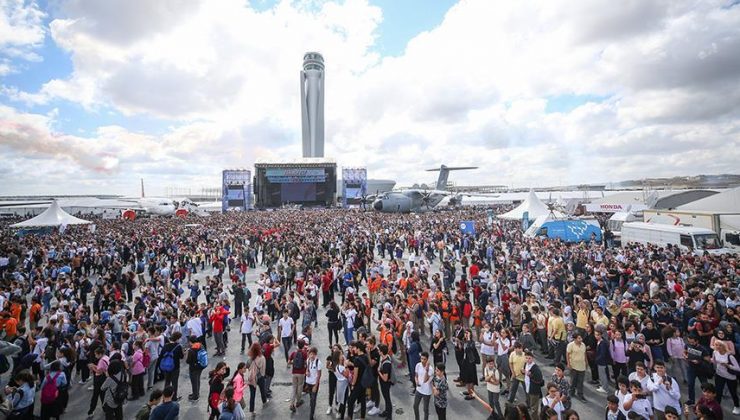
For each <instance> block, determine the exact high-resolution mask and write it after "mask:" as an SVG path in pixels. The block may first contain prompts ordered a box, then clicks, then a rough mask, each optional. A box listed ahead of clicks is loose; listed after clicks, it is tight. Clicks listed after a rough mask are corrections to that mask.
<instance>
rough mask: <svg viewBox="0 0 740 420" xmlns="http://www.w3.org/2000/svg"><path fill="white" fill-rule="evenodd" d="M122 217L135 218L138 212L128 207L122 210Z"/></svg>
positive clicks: (126, 218) (125, 218)
mask: <svg viewBox="0 0 740 420" xmlns="http://www.w3.org/2000/svg"><path fill="white" fill-rule="evenodd" d="M121 217H122V218H123V219H124V220H135V219H136V212H135V211H133V210H131V209H126V210H124V211H122V212H121Z"/></svg>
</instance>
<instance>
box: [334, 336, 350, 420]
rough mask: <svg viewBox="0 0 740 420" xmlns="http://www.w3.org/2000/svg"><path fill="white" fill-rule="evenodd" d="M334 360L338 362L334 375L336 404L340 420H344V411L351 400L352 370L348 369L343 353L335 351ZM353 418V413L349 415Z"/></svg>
mask: <svg viewBox="0 0 740 420" xmlns="http://www.w3.org/2000/svg"><path fill="white" fill-rule="evenodd" d="M332 358H333V359H334V360H336V363H335V368H334V374H335V375H336V377H337V393H336V398H335V400H334V402H336V403H337V415H338V416H339V418H340V419H343V418H344V409H345V408H346V407H347V401H348V399H349V377H350V373H351V372H350V370H349V369H347V366H346V359H345V357H344V353H343V352H342V351H337V350H335V351H334V353H333V354H332ZM349 414H350V416H352V413H349Z"/></svg>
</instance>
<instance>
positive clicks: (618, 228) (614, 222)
mask: <svg viewBox="0 0 740 420" xmlns="http://www.w3.org/2000/svg"><path fill="white" fill-rule="evenodd" d="M639 219H640V218H638V216H637V215H636V214H635V213H633V212H631V211H618V212H616V213H614V214H613V215H612V216H611V217H610V218H609V220H607V221H606V228H607V229H608V230H609V231H610V232H611V233H612V234H613V235H614V243H615V244H617V245H619V244H621V240H622V225H623V224H624V223H625V222H637V221H639Z"/></svg>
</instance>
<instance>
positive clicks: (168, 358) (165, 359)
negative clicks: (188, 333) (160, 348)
mask: <svg viewBox="0 0 740 420" xmlns="http://www.w3.org/2000/svg"><path fill="white" fill-rule="evenodd" d="M178 346H179V344H178V345H177V346H175V347H173V348H172V350H170V351H168V352H167V353H165V354H164V356H162V361H161V362H159V370H161V371H162V372H168V373H169V372H172V371H174V370H175V355H174V352H175V349H176V348H177V347H178Z"/></svg>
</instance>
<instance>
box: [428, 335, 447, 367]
mask: <svg viewBox="0 0 740 420" xmlns="http://www.w3.org/2000/svg"><path fill="white" fill-rule="evenodd" d="M430 347H431V348H430V349H429V350H430V351H431V352H432V359H433V360H434V365H435V366H436V365H437V364H439V363H442V364H446V363H447V357H446V355H445V352H446V351H447V340H445V336H444V334H443V333H442V330H435V331H434V337H432V340H431V345H430Z"/></svg>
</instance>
